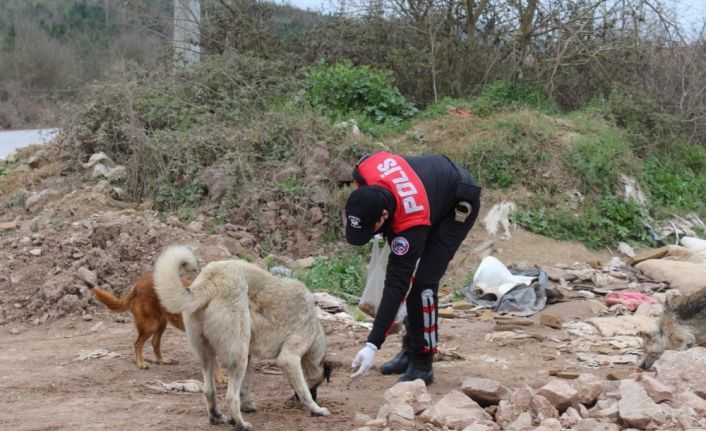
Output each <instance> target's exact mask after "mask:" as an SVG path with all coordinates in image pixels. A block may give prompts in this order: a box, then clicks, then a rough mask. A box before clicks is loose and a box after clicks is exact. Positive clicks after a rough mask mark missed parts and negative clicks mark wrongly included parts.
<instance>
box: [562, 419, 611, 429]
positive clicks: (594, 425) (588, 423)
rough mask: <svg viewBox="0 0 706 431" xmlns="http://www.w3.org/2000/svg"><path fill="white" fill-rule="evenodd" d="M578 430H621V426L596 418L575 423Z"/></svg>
mask: <svg viewBox="0 0 706 431" xmlns="http://www.w3.org/2000/svg"><path fill="white" fill-rule="evenodd" d="M573 429H574V430H576V431H620V426H618V425H616V424H611V423H605V422H599V421H597V420H595V419H584V420H582V421H581V422H579V423H578V424H576V425H574V428H573Z"/></svg>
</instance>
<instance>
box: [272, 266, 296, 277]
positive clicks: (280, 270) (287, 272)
mask: <svg viewBox="0 0 706 431" xmlns="http://www.w3.org/2000/svg"><path fill="white" fill-rule="evenodd" d="M270 274H274V275H279V276H282V277H291V276H292V270H291V269H289V268H287V267H286V266H273V267H272V268H270Z"/></svg>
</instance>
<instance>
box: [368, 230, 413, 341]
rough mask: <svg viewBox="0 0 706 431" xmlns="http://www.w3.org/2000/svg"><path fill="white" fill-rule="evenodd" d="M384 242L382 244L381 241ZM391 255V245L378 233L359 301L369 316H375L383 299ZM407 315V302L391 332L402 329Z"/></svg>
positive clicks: (398, 313) (374, 239) (401, 307)
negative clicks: (388, 261) (388, 259)
mask: <svg viewBox="0 0 706 431" xmlns="http://www.w3.org/2000/svg"><path fill="white" fill-rule="evenodd" d="M381 242H382V243H383V244H382V246H381V244H380V243H381ZM389 255H390V245H389V244H388V243H387V241H385V240H384V239H382V238H380V237H378V236H377V235H376V236H375V237H374V238H373V250H372V252H371V253H370V262H369V263H368V276H367V278H366V280H365V290H363V294H362V295H361V297H360V301H359V302H358V308H360V310H361V311H362V312H364V313H365V314H367V315H368V316H370V317H372V318H375V315H376V314H377V311H378V308H379V307H380V301H381V300H382V291H383V289H384V288H385V273H386V271H387V258H388V257H389ZM405 316H407V307H406V306H405V304H402V305H401V306H400V309H399V311H398V312H397V316H396V317H395V322H394V323H393V325H392V330H391V331H390V333H393V334H394V333H396V332H398V331H399V330H400V328H401V326H402V325H401V324H402V320H403V319H404V318H405Z"/></svg>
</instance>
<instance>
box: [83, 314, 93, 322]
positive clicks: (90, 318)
mask: <svg viewBox="0 0 706 431" xmlns="http://www.w3.org/2000/svg"><path fill="white" fill-rule="evenodd" d="M81 319H83V320H84V321H86V322H90V321H91V320H93V315H92V314H89V313H86V314H83V315H81Z"/></svg>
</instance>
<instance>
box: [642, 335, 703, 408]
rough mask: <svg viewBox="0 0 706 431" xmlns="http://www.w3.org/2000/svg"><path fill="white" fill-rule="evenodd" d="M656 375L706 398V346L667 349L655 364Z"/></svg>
mask: <svg viewBox="0 0 706 431" xmlns="http://www.w3.org/2000/svg"><path fill="white" fill-rule="evenodd" d="M654 367H655V369H656V370H657V373H656V375H655V377H656V378H657V380H659V381H660V382H662V383H664V384H666V385H670V386H672V387H674V388H675V389H677V390H679V391H693V392H695V393H696V395H698V396H700V397H702V398H706V373H704V371H703V370H704V369H706V348H704V347H693V348H691V349H689V350H685V351H682V352H678V351H675V350H667V351H665V352H664V353H663V354H662V356H661V357H660V358H659V359H658V360H657V361H656V362H655V364H654Z"/></svg>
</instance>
